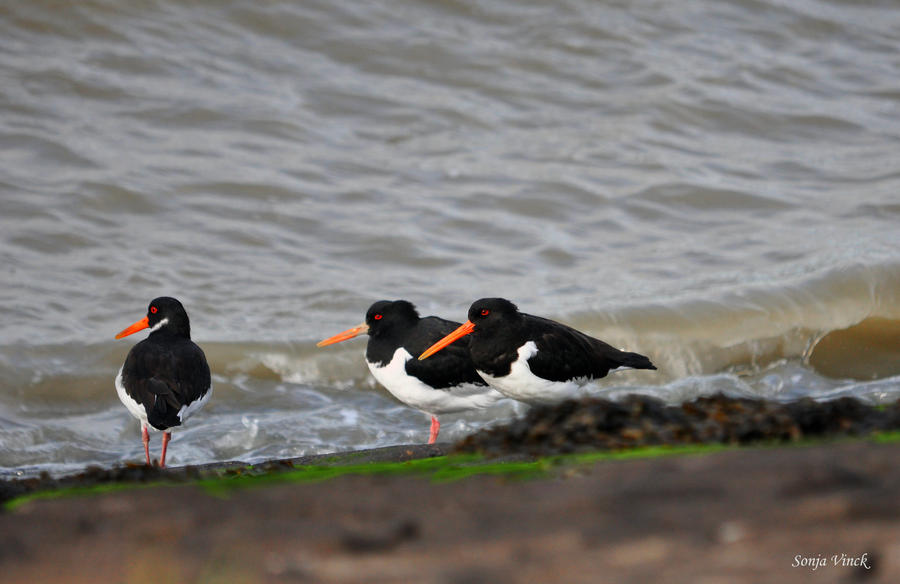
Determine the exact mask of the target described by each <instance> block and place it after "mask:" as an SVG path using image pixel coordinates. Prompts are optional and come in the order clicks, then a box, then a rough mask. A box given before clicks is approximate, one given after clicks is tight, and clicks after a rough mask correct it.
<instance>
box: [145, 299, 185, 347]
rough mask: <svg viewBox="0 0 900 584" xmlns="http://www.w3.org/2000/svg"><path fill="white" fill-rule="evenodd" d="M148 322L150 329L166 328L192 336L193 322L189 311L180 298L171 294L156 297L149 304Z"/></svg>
mask: <svg viewBox="0 0 900 584" xmlns="http://www.w3.org/2000/svg"><path fill="white" fill-rule="evenodd" d="M147 324H149V325H150V330H153V329H155V328H156V327H160V328H158V329H156V330H161V329H163V328H165V329H166V330H168V331H172V332H178V333H181V334H183V335H184V336H186V337H188V338H190V336H191V324H190V321H189V320H188V315H187V311H186V310H185V309H184V306H183V305H182V304H181V302H179V301H178V300H176V299H174V298H172V297H170V296H160V297H159V298H154V299H153V300H152V301H151V302H150V305H149V306H147Z"/></svg>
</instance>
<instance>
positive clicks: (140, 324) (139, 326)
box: [116, 316, 150, 339]
mask: <svg viewBox="0 0 900 584" xmlns="http://www.w3.org/2000/svg"><path fill="white" fill-rule="evenodd" d="M149 326H150V318H149V317H146V316H145V317H144V318H142V319H141V320H139V321H137V322H136V323H134V324H133V325H131V326H130V327H128V328H127V329H125V330H123V331H122V332H120V333H119V334H117V335H116V338H117V339H121V338H122V337H127V336H128V335H130V334H134V333H136V332H138V331H142V330H144V329H145V328H147V327H149Z"/></svg>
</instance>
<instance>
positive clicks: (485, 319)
mask: <svg viewBox="0 0 900 584" xmlns="http://www.w3.org/2000/svg"><path fill="white" fill-rule="evenodd" d="M466 335H470V336H469V337H467V338H469V339H471V340H470V342H469V353H470V355H471V356H472V361H473V362H474V363H475V369H476V370H477V371H478V373H479V375H481V377H482V378H484V380H485V381H487V382H488V383H489V384H490V385H491V386H492V387H494V388H496V389H497V390H498V391H499V392H500V393H502V394H504V395H506V396H507V397H511V398H513V399H517V400H519V401H524V402H526V403H533V404H534V403H554V402H558V401H562V400H564V399H567V398H572V397H577V396H578V395H579V394H580V393H581V386H582V385H584V384H585V383H587V382H588V381H590V380H592V379H600V378H601V377H605V376H606V374H607V373H609V372H610V371H613V370H615V369H619V368H627V369H656V367H655V366H654V365H653V363H651V362H650V359H648V358H647V357H645V356H644V355H639V354H638V353H628V352H625V351H620V350H618V349H616V348H615V347H612V346H610V345H608V344H606V343H604V342H603V341H601V340H599V339H595V338H593V337H589V336H588V335H586V334H584V333H582V332H579V331H577V330H575V329H573V328H571V327H568V326H566V325H564V324H561V323H558V322H555V321H552V320H548V319H546V318H541V317H539V316H532V315H530V314H525V313H522V312H519V309H518V308H517V307H516V305H515V304H513V303H512V302H510V301H509V300H506V299H505V298H482V299H481V300H476V301H475V302H474V303H473V304H472V306H471V307H470V308H469V314H468V321H466V322H465V323H464V324H463V325H461V326H460V327H459V328H457V329H456V330H455V331H453V332H452V333H450V334H449V335H447V336H445V337H444V338H443V339H441V340H440V341H438V342H437V343H435V344H434V345H432V346H431V347H429V348H428V350H426V351H425V352H424V353H422V354H421V355H420V356H419V359H420V360H422V359H426V358H427V357H429V356H430V355H433V354H435V353H437V352H438V351H440V350H442V349H444V348H445V347H447V348H449V347H452V346H453V344H452V343H454V342H455V341H457V340H458V339H461V338H463V337H466Z"/></svg>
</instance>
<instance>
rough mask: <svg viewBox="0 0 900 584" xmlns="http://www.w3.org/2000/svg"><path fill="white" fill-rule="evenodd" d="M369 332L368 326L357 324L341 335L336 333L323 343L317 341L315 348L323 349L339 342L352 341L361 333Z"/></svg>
mask: <svg viewBox="0 0 900 584" xmlns="http://www.w3.org/2000/svg"><path fill="white" fill-rule="evenodd" d="M367 332H369V325H367V324H366V323H362V324H358V325H356V326H355V327H353V328H349V329H347V330H345V331H344V332H342V333H338V334H336V335H334V336H333V337H328V338H327V339H325V340H324V341H319V342H318V343H316V346H317V347H324V346H326V345H333V344H335V343H340V342H341V341H347V340H350V339H352V338H353V337H355V336H358V335H361V334H363V333H367Z"/></svg>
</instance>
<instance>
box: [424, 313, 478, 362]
mask: <svg viewBox="0 0 900 584" xmlns="http://www.w3.org/2000/svg"><path fill="white" fill-rule="evenodd" d="M473 330H475V325H474V324H473V323H472V321H471V320H467V321H466V322H465V323H463V324H462V325H460V327H459V328H458V329H456V330H455V331H453V332H452V333H450V334H449V335H447V336H446V337H444V338H443V339H441V340H440V341H438V342H436V343H435V344H433V345H431V346H430V347H428V348H427V349H425V352H424V353H422V354H421V355H419V361H421V360H422V359H427V358H428V357H430V356H432V355H434V354H435V353H437V352H438V351H440V350H441V349H443V348H444V347H446V346H447V345H449V344H451V343H453V342H454V341H456V340H457V339H461V338H462V337H464V336H466V335H467V334H469V333H471V332H472V331H473Z"/></svg>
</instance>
